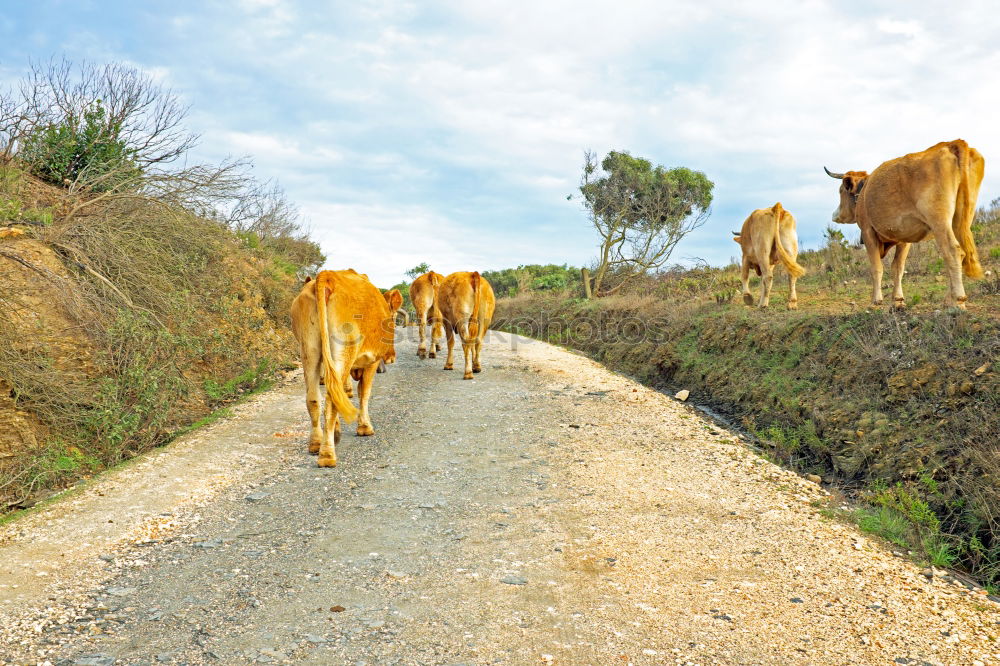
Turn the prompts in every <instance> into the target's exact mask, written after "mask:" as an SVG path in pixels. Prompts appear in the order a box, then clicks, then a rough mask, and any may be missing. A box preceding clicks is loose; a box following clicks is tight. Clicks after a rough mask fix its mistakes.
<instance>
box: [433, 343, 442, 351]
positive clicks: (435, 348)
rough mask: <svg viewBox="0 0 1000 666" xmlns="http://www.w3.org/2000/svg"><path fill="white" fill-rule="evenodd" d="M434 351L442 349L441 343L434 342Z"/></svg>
mask: <svg viewBox="0 0 1000 666" xmlns="http://www.w3.org/2000/svg"><path fill="white" fill-rule="evenodd" d="M434 351H441V345H439V344H437V343H435V344H434Z"/></svg>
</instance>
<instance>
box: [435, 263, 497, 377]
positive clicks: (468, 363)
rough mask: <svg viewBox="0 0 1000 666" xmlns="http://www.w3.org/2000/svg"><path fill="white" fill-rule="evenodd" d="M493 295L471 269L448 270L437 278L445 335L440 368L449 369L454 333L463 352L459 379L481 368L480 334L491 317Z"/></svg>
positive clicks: (483, 333) (483, 334) (488, 284)
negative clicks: (461, 374)
mask: <svg viewBox="0 0 1000 666" xmlns="http://www.w3.org/2000/svg"><path fill="white" fill-rule="evenodd" d="M495 307H496V297H495V296H494V295H493V287H492V286H491V285H490V283H489V282H488V281H487V280H486V278H484V277H483V276H481V275H480V274H479V273H477V272H475V271H473V272H471V273H469V272H465V271H463V272H459V273H452V274H451V275H449V276H448V277H446V278H445V279H444V280H442V281H441V287H440V289H439V290H438V308H439V309H440V311H441V320H442V324H443V325H444V332H445V336H446V337H447V338H448V358H447V360H446V361H445V364H444V369H445V370H451V369H452V367H454V366H453V364H452V352H453V350H454V348H455V333H458V334H459V336H461V338H462V353H463V354H464V355H465V374H464V375H463V376H462V379H472V373H474V372H480V371H482V369H483V366H482V364H481V363H480V358H479V354H480V352H481V350H482V347H483V338H484V337H485V336H486V331H487V330H488V329H489V327H490V322H491V321H493V310H494V308H495Z"/></svg>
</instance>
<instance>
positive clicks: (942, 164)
mask: <svg viewBox="0 0 1000 666" xmlns="http://www.w3.org/2000/svg"><path fill="white" fill-rule="evenodd" d="M984 166H985V161H984V160H983V156H982V155H980V154H979V152H978V151H977V150H976V149H975V148H972V147H970V146H969V144H967V143H966V142H965V141H963V140H961V139H956V140H955V141H948V142H942V143H939V144H937V145H934V146H931V147H930V148H928V149H927V150H925V151H923V152H920V153H910V154H909V155H904V156H903V157H897V158H896V159H894V160H889V161H888V162H883V163H882V164H881V165H879V167H878V168H877V169H875V170H874V171H872V172H871V174H868V172H866V171H848V172H846V173H833V172H831V171H830V170H829V169H827V168H826V167H823V169H824V170H825V171H826V173H827V174H828V175H830V176H831V177H833V178H838V179H840V180H841V184H840V206H839V207H838V208H837V210H836V211H834V213H833V221H834V222H837V223H839V224H851V223H857V225H858V226H859V227H861V239H862V240H863V241H864V244H865V249H866V250H867V252H868V262H869V264H870V266H871V275H872V303H874V304H875V305H879V304H881V303H882V259H883V258H884V257H885V255H886V253H887V252H888V251H889V248H891V247H893V246H896V251H895V253H894V254H893V259H892V282H893V288H892V301H893V306H894V307H897V308H902V307H905V305H906V302H905V300H904V299H903V271H904V270H905V268H906V255H907V254H908V253H909V251H910V243H919V242H920V241H922V240H926V239H927V238H930V237H931V236H933V237H934V240H935V241H937V246H938V249H939V250H940V251H941V257H942V258H943V259H944V263H945V266H946V268H947V273H948V293H947V295H946V296H945V305H947V306H955V307H959V308H962V309H965V301H966V295H965V285H964V284H963V283H962V272H963V271H964V272H965V274H966V275H967V276H969V277H970V278H980V277H982V276H983V267H982V266H981V265H980V264H979V255H978V254H977V253H976V243H975V240H974V239H973V237H972V219H973V217H974V216H975V214H976V199H977V198H978V197H979V185H980V184H981V183H982V181H983V170H984Z"/></svg>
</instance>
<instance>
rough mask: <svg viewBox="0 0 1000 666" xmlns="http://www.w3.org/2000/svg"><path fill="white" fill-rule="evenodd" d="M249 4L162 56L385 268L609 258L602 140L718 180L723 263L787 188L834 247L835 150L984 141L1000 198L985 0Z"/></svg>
mask: <svg viewBox="0 0 1000 666" xmlns="http://www.w3.org/2000/svg"><path fill="white" fill-rule="evenodd" d="M239 6H240V7H241V9H242V13H241V12H236V13H233V12H230V11H226V12H222V13H220V14H218V15H216V18H215V21H216V22H215V23H212V24H207V25H199V20H197V19H195V20H193V21H192V20H185V21H184V22H183V24H182V27H181V28H180V29H178V30H177V31H176V32H173V33H172V34H171V37H172V40H174V41H176V42H177V52H181V51H182V50H183V49H185V48H187V47H190V44H186V43H185V42H184V40H186V39H192V38H191V37H190V34H191V33H192V32H193V31H196V30H198V29H199V28H200V29H202V30H204V32H203V33H198V34H200V35H201V36H200V39H201V40H203V42H202V44H201V46H205V47H206V48H207V47H211V48H212V49H214V51H213V52H212V53H213V54H214V57H212V58H205V57H204V56H199V57H198V58H197V61H196V62H195V61H189V63H188V67H189V69H188V71H181V68H180V63H179V62H174V61H173V60H168V61H166V62H153V63H151V64H149V65H148V66H147V71H151V72H159V71H160V70H159V69H158V68H161V67H162V68H166V70H165V73H164V75H163V76H165V77H169V80H170V82H171V85H173V86H174V87H175V88H182V87H183V86H184V82H185V81H187V82H188V88H189V89H188V90H187V91H185V94H186V95H188V98H189V99H190V101H191V102H192V103H193V105H194V109H195V110H196V111H198V113H199V117H198V120H199V122H202V123H203V127H202V134H203V135H204V136H205V137H206V138H205V141H206V145H205V146H204V149H205V151H206V152H208V153H211V154H213V155H224V154H226V153H233V154H242V153H250V154H252V155H253V156H254V157H255V162H256V164H257V171H258V172H259V173H261V175H262V176H263V177H275V178H278V179H279V180H281V182H282V183H283V184H284V185H285V186H286V188H287V189H288V191H289V194H290V196H291V197H292V198H293V199H296V200H298V201H299V202H300V203H301V204H302V208H303V210H304V211H306V212H307V215H308V216H309V217H310V219H311V220H312V222H313V225H314V227H315V230H316V235H317V237H318V238H320V239H321V240H323V242H324V243H326V244H327V245H325V249H326V251H327V253H328V254H329V255H330V256H331V265H334V266H343V265H346V264H342V263H339V262H337V261H336V258H337V257H339V256H342V255H344V254H346V256H347V257H350V258H354V259H355V263H356V265H355V266H354V267H355V268H357V269H358V270H363V268H364V262H371V264H372V265H375V266H377V267H378V268H376V269H372V270H371V272H373V273H376V271H377V272H378V273H377V274H378V275H380V276H381V277H380V278H379V279H380V280H382V281H385V280H389V279H391V280H392V281H396V280H397V279H399V277H400V276H401V271H402V270H404V269H405V268H407V267H409V266H412V265H414V264H416V263H419V262H420V261H430V262H431V263H432V264H434V263H435V262H437V263H439V264H440V265H441V270H446V269H447V268H448V267H454V269H467V268H469V267H472V266H478V265H479V263H480V262H481V263H483V264H489V266H490V267H501V266H505V265H517V264H519V263H527V262H532V261H558V262H562V261H570V262H573V263H582V262H584V261H586V260H588V259H589V256H590V254H591V250H590V249H589V248H590V247H592V245H593V241H592V237H591V232H590V230H589V228H588V226H587V223H586V219H585V217H584V215H583V214H582V213H580V212H579V211H577V210H576V208H575V207H574V206H573V205H572V204H567V203H566V202H565V195H566V194H569V193H570V192H572V191H573V190H574V189H575V187H576V183H577V179H578V175H579V169H580V165H581V157H582V152H583V150H584V149H587V148H591V149H594V150H596V151H598V152H599V153H603V152H605V151H607V150H608V149H611V148H616V149H626V150H630V151H632V152H633V153H635V154H638V155H642V156H644V157H648V158H650V159H651V160H653V161H654V162H658V163H663V164H665V165H668V166H673V165H686V166H690V167H692V168H697V169H700V170H703V171H705V172H706V173H707V174H708V176H709V177H710V178H712V179H713V180H715V182H716V183H717V187H716V204H715V207H714V208H715V211H716V213H715V215H714V216H713V217H712V218H711V219H710V221H709V223H708V224H706V225H705V227H703V228H702V229H701V230H699V231H698V232H696V233H695V234H693V235H692V237H691V239H690V240H689V241H686V242H685V244H682V245H681V246H680V247H679V248H678V250H677V256H678V257H683V256H688V255H692V254H699V255H701V256H706V258H708V259H710V260H713V261H726V260H727V259H728V257H729V256H731V255H732V253H733V249H732V248H731V247H730V245H731V244H732V243H731V241H730V240H729V238H728V231H729V230H730V226H731V225H733V224H734V223H735V224H738V222H739V221H742V219H743V217H745V215H746V214H747V213H748V212H749V211H750V210H752V209H753V208H757V207H760V206H764V205H770V204H771V203H773V202H774V201H777V200H781V201H782V202H783V203H784V204H785V205H786V206H787V207H788V208H789V209H790V210H792V211H793V212H795V213H796V215H797V216H798V218H799V232H800V236H802V237H803V239H804V241H805V242H815V241H816V240H818V238H819V235H820V234H821V232H822V228H823V227H824V226H825V225H826V223H827V221H828V219H829V211H830V209H832V208H833V206H834V205H835V203H836V201H835V199H836V194H835V190H836V188H835V186H834V184H833V183H832V181H829V180H828V179H827V178H826V176H825V175H824V174H823V172H822V166H824V165H827V166H829V167H830V168H832V169H835V170H846V169H851V168H865V169H869V170H870V169H872V168H874V167H875V166H876V165H877V164H879V163H880V162H882V161H884V160H886V159H890V158H892V157H896V156H898V155H901V154H904V153H907V152H912V151H916V150H921V149H923V148H925V147H927V146H929V145H931V144H933V143H936V142H937V141H941V140H948V139H952V138H957V137H961V138H965V139H967V140H968V141H969V142H970V143H971V144H972V145H974V146H975V147H977V148H978V149H979V150H980V151H981V152H983V153H984V154H985V155H986V159H987V180H986V182H985V183H984V185H983V188H982V192H983V200H984V201H985V200H987V199H990V198H992V197H993V196H996V195H997V194H1000V176H998V175H995V174H1000V170H995V169H993V168H992V167H991V166H990V165H991V164H992V160H993V159H994V158H995V157H1000V129H998V127H997V125H996V123H995V122H994V120H993V115H994V113H993V111H994V110H995V109H997V108H1000V88H998V87H997V86H993V85H991V84H990V82H991V81H993V79H994V78H995V77H994V72H996V71H1000V50H998V49H997V48H996V47H995V46H994V44H995V22H994V21H992V20H991V19H990V17H991V16H993V9H992V7H991V4H990V3H988V2H985V1H983V0H970V1H969V2H966V3H962V4H961V5H960V6H952V5H947V6H946V5H941V4H938V3H931V2H913V3H907V4H906V5H905V6H903V7H902V9H901V10H900V11H895V10H893V9H892V8H891V6H889V5H858V6H852V5H851V4H850V3H836V4H834V3H828V2H822V1H820V0H806V1H805V2H801V1H794V0H775V1H773V2H769V3H741V4H736V3H731V2H725V3H723V2H704V1H699V2H695V1H690V2H670V3H663V2H661V1H656V0H626V1H624V2H619V3H613V4H603V5H600V4H595V3H581V2H578V1H577V0H551V1H547V2H544V3H511V2H499V1H496V2H494V1H482V2H472V3H470V2H464V1H462V0H445V1H442V2H438V3H416V2H408V1H403V0H398V1H392V2H390V1H380V0H364V1H362V2H359V3H353V4H344V5H340V6H338V7H337V8H335V9H333V8H330V7H328V6H327V5H326V4H325V3H323V2H316V3H314V4H312V5H309V4H293V3H288V2H285V1H283V0H241V2H240V5H239ZM185 16H190V12H189V13H188V14H186V15H185ZM176 23H177V22H176V21H175V24H176ZM177 25H179V26H180V25H181V24H177ZM88 43H89V42H88ZM95 48H96V47H95ZM188 50H189V52H191V53H197V52H198V51H197V50H196V49H190V48H189V49H188ZM172 57H173V56H171V58H172ZM135 59H136V60H137V61H141V59H140V58H138V57H136V58H135ZM205 62H208V63H210V66H202V65H203V64H204V63H205ZM198 85H201V86H202V90H201V95H202V96H201V98H196V97H195V96H194V94H195V93H194V90H193V89H194V88H197V86H198ZM234 97H237V98H238V99H239V100H240V102H239V103H235V102H233V101H232V99H233V98H234ZM217 100H218V101H217ZM222 128H224V129H222ZM553 239H558V241H559V242H552V241H553ZM712 248H716V250H715V252H716V254H711V253H710V251H711V249H712ZM435 268H438V266H437V265H436V266H435ZM391 275H395V276H397V277H395V278H390V276H391Z"/></svg>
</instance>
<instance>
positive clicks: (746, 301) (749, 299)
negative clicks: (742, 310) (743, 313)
mask: <svg viewBox="0 0 1000 666" xmlns="http://www.w3.org/2000/svg"><path fill="white" fill-rule="evenodd" d="M743 305H753V296H751V295H750V294H743Z"/></svg>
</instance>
